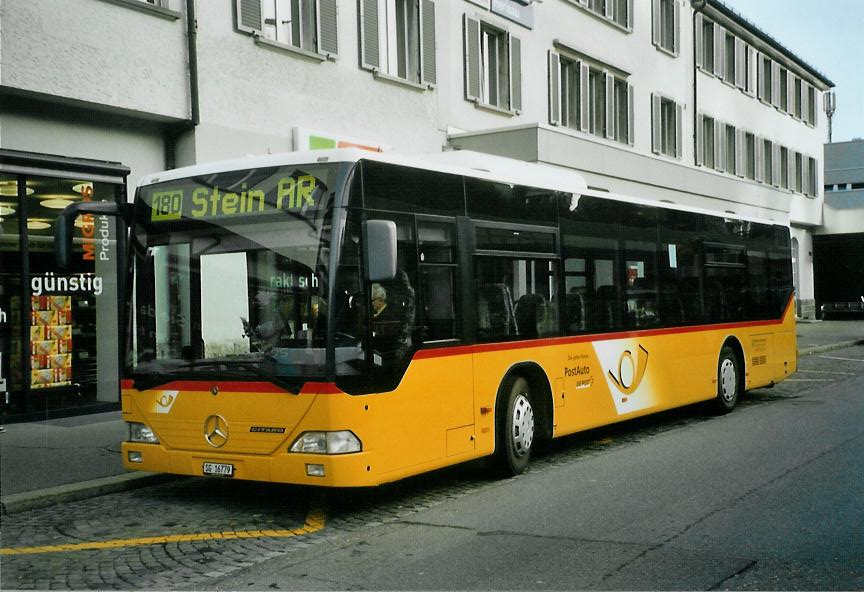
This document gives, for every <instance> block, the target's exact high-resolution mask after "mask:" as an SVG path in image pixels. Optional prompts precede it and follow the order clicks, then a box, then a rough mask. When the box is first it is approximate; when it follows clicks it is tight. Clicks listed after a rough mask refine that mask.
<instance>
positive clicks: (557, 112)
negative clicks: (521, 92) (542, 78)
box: [549, 50, 561, 125]
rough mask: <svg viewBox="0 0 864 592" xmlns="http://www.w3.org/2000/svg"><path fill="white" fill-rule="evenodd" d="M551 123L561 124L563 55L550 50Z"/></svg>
mask: <svg viewBox="0 0 864 592" xmlns="http://www.w3.org/2000/svg"><path fill="white" fill-rule="evenodd" d="M549 123H551V124H552V125H560V124H561V56H560V55H559V54H557V53H555V52H554V51H552V50H549Z"/></svg>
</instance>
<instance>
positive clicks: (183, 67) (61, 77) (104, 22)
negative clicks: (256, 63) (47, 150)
mask: <svg viewBox="0 0 864 592" xmlns="http://www.w3.org/2000/svg"><path fill="white" fill-rule="evenodd" d="M128 4H130V3H122V2H120V0H113V1H109V0H75V1H74V2H70V1H69V0H12V1H9V0H6V1H5V2H3V3H2V4H0V22H2V25H0V27H2V30H3V32H2V36H0V40H2V41H0V42H2V63H3V65H2V70H0V85H2V86H3V87H6V88H7V89H14V90H16V91H19V92H27V93H36V94H40V95H46V96H49V97H52V98H53V100H61V101H62V100H65V101H68V102H70V103H76V104H80V103H92V104H97V105H100V106H103V107H106V108H116V109H119V110H124V111H133V112H139V113H142V114H149V115H150V116H153V117H159V118H178V119H185V118H187V117H188V116H189V96H188V91H187V88H188V84H187V57H186V54H187V51H186V37H185V24H184V20H183V19H182V18H180V17H181V14H180V13H179V12H177V13H176V17H170V16H166V15H165V14H164V13H163V12H157V11H154V10H147V9H146V7H145V8H144V9H136V8H132V7H130V6H129V5H128ZM132 4H134V3H132ZM140 4H144V3H143V2H142V3H140Z"/></svg>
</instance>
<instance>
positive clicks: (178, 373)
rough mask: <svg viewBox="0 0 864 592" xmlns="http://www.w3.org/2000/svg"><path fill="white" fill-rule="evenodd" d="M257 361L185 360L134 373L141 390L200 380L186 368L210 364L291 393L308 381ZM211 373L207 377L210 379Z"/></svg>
mask: <svg viewBox="0 0 864 592" xmlns="http://www.w3.org/2000/svg"><path fill="white" fill-rule="evenodd" d="M257 364H258V362H257V361H252V360H217V359H212V360H195V361H189V362H185V363H183V364H180V365H179V366H177V368H176V369H171V370H166V371H160V372H158V373H147V374H133V381H134V386H135V388H136V389H137V390H139V391H144V390H149V389H152V388H154V387H157V386H159V385H163V384H167V383H169V382H171V381H172V380H182V379H187V380H188V379H190V378H191V379H195V380H200V379H204V378H205V377H203V376H195V373H191V374H192V375H191V376H190V372H187V371H185V370H186V369H192V368H206V367H208V366H213V367H214V373H215V372H220V373H224V372H226V371H229V372H230V371H232V370H234V371H237V370H242V371H245V372H246V373H248V374H252V375H254V376H255V377H256V378H261V379H262V380H263V381H264V382H270V383H272V384H275V385H276V386H278V387H279V388H281V389H284V390H286V391H287V392H289V393H291V394H294V395H296V394H299V393H300V389H301V388H302V387H303V384H304V383H305V382H306V380H304V379H300V380H297V379H293V380H292V379H288V378H285V377H281V376H274V375H272V374H269V373H267V372H265V371H264V370H262V369H261V368H259V367H258V365H257ZM210 378H211V377H209V375H208V376H207V379H210Z"/></svg>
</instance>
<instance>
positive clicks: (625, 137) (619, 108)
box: [614, 78, 631, 144]
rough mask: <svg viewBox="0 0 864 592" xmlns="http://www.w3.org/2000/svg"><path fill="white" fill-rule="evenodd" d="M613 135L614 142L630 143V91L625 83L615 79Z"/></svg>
mask: <svg viewBox="0 0 864 592" xmlns="http://www.w3.org/2000/svg"><path fill="white" fill-rule="evenodd" d="M614 86H615V97H614V104H615V134H614V138H615V141H616V142H621V143H623V144H626V143H628V142H630V138H631V130H630V89H629V87H628V86H629V85H628V84H627V82H625V81H624V80H621V79H620V78H615V83H614Z"/></svg>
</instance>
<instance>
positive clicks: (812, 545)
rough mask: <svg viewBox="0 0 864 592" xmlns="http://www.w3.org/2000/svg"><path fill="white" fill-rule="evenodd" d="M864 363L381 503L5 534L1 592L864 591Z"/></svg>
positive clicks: (421, 486)
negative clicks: (724, 410) (100, 591)
mask: <svg viewBox="0 0 864 592" xmlns="http://www.w3.org/2000/svg"><path fill="white" fill-rule="evenodd" d="M862 500H864V347H854V348H848V349H844V350H837V351H834V352H830V353H826V354H820V355H815V356H808V357H804V358H801V359H800V360H799V372H798V373H797V374H796V375H795V376H794V377H793V378H791V379H789V380H787V381H785V382H783V383H781V384H780V385H778V386H777V387H775V388H774V389H760V390H758V391H754V392H752V393H750V394H749V395H747V396H746V397H744V399H743V400H742V402H741V404H740V406H739V407H738V409H736V410H735V411H734V412H733V413H731V414H729V415H725V416H713V415H710V414H708V413H706V411H705V409H704V408H703V407H702V406H691V407H688V408H685V409H682V410H676V411H672V412H669V413H664V414H661V415H659V416H654V417H651V418H643V419H640V420H636V421H631V422H627V423H624V424H620V425H616V426H611V427H607V428H603V429H600V430H593V431H591V432H588V433H585V434H580V435H577V436H573V437H569V438H565V439H562V440H560V441H556V442H554V443H553V444H552V446H551V447H550V449H549V450H546V451H544V452H542V453H541V454H539V455H538V458H536V459H534V461H533V462H532V465H531V466H530V468H529V470H528V471H527V472H526V473H525V474H524V475H522V476H520V477H517V478H513V479H508V480H503V481H496V480H494V479H491V478H490V477H489V476H488V474H487V473H486V471H485V470H484V468H483V465H482V463H471V464H467V465H463V466H460V467H456V468H452V469H448V470H443V471H438V472H436V473H433V474H430V475H424V476H421V477H418V478H414V479H409V480H406V481H402V482H400V483H396V484H392V485H388V486H385V487H381V488H376V489H370V490H362V491H319V490H313V489H308V488H300V487H291V486H277V485H266V484H255V483H242V482H231V481H221V480H212V479H207V480H204V479H177V480H175V481H173V482H171V483H168V484H164V485H160V486H156V487H150V488H146V489H142V490H137V491H132V492H125V493H121V494H115V495H110V496H104V497H101V498H94V499H91V500H87V501H83V502H76V503H70V504H65V505H60V506H55V507H52V508H47V509H43V510H36V511H32V512H26V513H22V514H16V515H12V516H4V517H3V522H2V547H3V553H4V554H3V555H2V556H0V560H2V565H0V566H2V581H0V583H2V588H3V589H16V588H18V589H21V588H27V589H32V588H36V589H48V588H52V587H54V588H73V589H85V588H111V589H135V588H171V589H175V588H188V589H225V590H228V589H235V590H244V589H254V590H265V589H347V588H351V589H358V588H360V589H363V588H366V589H483V590H486V589H501V588H507V589H580V588H583V589H584V588H590V589H805V588H806V589H864V509H862V506H864V502H862Z"/></svg>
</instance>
